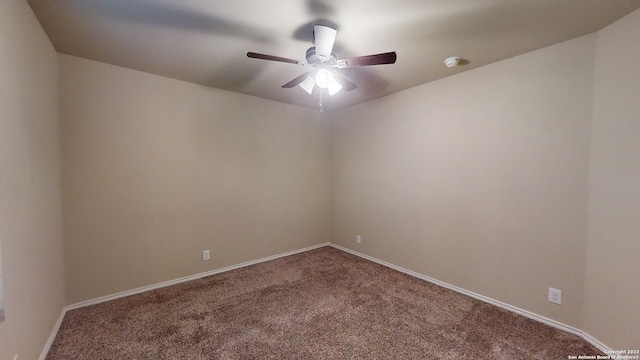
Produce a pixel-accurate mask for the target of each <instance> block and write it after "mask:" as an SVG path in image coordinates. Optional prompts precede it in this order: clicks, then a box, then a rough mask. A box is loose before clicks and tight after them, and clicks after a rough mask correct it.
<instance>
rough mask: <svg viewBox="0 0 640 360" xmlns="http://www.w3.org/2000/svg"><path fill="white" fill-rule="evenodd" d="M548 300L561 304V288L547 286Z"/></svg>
mask: <svg viewBox="0 0 640 360" xmlns="http://www.w3.org/2000/svg"><path fill="white" fill-rule="evenodd" d="M549 302H552V303H554V304H558V305H562V290H558V289H554V288H549Z"/></svg>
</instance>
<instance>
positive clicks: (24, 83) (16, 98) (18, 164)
mask: <svg viewBox="0 0 640 360" xmlns="http://www.w3.org/2000/svg"><path fill="white" fill-rule="evenodd" d="M0 14H1V15H0V18H1V20H0V84H2V85H1V86H0V234H1V237H2V239H1V241H2V267H3V277H4V295H5V302H4V304H5V316H6V320H5V321H4V322H2V323H0V359H9V360H11V359H13V358H14V356H15V355H16V354H19V358H20V359H25V360H26V359H37V358H38V356H39V354H40V352H41V351H42V347H43V346H44V344H45V342H46V340H47V338H48V337H49V334H50V333H51V329H52V328H53V326H54V324H55V322H56V320H57V319H58V317H59V315H60V311H61V310H62V307H63V306H64V303H65V294H64V278H63V274H64V272H63V269H64V263H63V251H62V249H63V243H62V208H61V185H60V130H59V106H58V69H57V57H56V52H55V50H54V49H53V47H52V46H51V44H50V42H49V40H48V39H47V36H46V35H45V33H44V31H42V29H41V28H40V25H39V24H38V22H37V20H36V18H35V16H34V15H33V13H32V12H31V9H30V8H29V5H27V2H26V1H21V0H4V1H0Z"/></svg>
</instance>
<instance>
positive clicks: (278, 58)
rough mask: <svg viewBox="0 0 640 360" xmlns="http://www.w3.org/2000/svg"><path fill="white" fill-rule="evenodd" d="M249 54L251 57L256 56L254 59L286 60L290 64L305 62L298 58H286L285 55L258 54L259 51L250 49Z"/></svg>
mask: <svg viewBox="0 0 640 360" xmlns="http://www.w3.org/2000/svg"><path fill="white" fill-rule="evenodd" d="M247 56H248V57H250V58H254V59H261V60H271V61H280V62H285V63H289V64H296V65H298V64H300V65H302V64H303V63H302V62H301V61H298V60H293V59H288V58H284V57H280V56H274V55H266V54H258V53H254V52H251V51H249V52H248V53H247Z"/></svg>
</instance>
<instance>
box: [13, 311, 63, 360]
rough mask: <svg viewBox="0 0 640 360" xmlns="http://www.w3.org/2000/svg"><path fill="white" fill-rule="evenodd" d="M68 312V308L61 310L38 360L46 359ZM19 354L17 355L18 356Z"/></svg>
mask: <svg viewBox="0 0 640 360" xmlns="http://www.w3.org/2000/svg"><path fill="white" fill-rule="evenodd" d="M66 313H67V308H66V307H64V308H62V311H61V312H60V316H58V321H56V323H55V325H53V329H52V330H51V334H49V338H48V339H47V342H46V343H45V344H44V348H43V349H42V353H40V357H39V358H38V360H45V358H46V357H47V354H48V353H49V349H51V345H53V341H54V340H55V339H56V335H58V330H60V325H62V320H63V319H64V315H65V314H66ZM17 356H18V355H16V357H17Z"/></svg>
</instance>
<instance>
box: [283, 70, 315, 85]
mask: <svg viewBox="0 0 640 360" xmlns="http://www.w3.org/2000/svg"><path fill="white" fill-rule="evenodd" d="M307 76H309V73H308V72H306V73H304V74H302V75H300V76H298V77H297V78H295V79H293V80H291V81H289V82H288V83H286V84H284V85H282V87H283V88H287V89H288V88H292V87H294V86H296V85H298V84H300V83H301V82H303V81H304V79H306V78H307Z"/></svg>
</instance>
